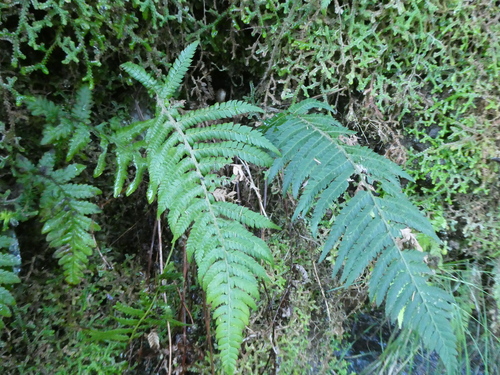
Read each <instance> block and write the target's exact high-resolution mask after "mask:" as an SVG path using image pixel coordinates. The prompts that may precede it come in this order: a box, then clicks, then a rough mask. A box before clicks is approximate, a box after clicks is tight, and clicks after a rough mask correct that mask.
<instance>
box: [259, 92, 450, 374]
mask: <svg viewBox="0 0 500 375" xmlns="http://www.w3.org/2000/svg"><path fill="white" fill-rule="evenodd" d="M325 108H326V109H329V107H328V106H325V105H322V104H320V103H318V102H315V101H314V100H307V101H305V102H303V103H299V104H297V105H295V106H293V107H292V108H291V110H290V111H289V112H287V113H283V114H280V115H277V116H275V117H274V118H273V119H271V120H270V121H269V123H268V126H267V132H266V136H267V137H268V138H269V139H270V140H271V141H273V142H274V143H275V145H277V146H278V148H279V149H280V151H281V155H282V156H281V158H278V159H276V161H275V163H274V164H273V166H272V168H271V169H270V173H269V177H270V178H272V177H274V176H275V175H276V174H277V173H278V172H279V171H281V170H283V171H284V178H283V190H284V191H287V190H288V189H290V190H291V192H292V194H293V196H294V197H295V198H298V204H297V208H296V209H295V212H294V215H293V219H296V218H298V217H299V216H300V217H306V215H307V214H308V213H309V212H310V211H312V214H311V221H310V225H311V229H312V232H313V234H315V233H316V230H317V227H318V224H319V222H320V220H321V219H322V218H323V216H324V215H325V213H326V211H327V210H328V209H329V207H330V206H331V205H332V204H334V203H335V202H336V201H337V200H338V199H339V197H340V196H341V195H342V194H343V193H344V192H345V191H346V190H347V188H348V187H349V185H350V183H351V182H353V181H357V183H358V188H357V190H356V192H355V194H354V196H353V197H352V198H351V199H350V200H348V201H347V202H346V203H344V204H343V205H342V210H341V211H340V214H339V215H338V216H337V217H336V218H335V221H334V224H333V226H332V228H331V230H330V233H329V235H328V237H327V239H326V242H325V244H324V246H323V252H322V254H321V257H320V261H322V260H324V259H325V258H326V256H327V255H328V254H329V253H330V251H331V250H332V249H333V248H334V247H335V246H337V245H338V254H337V258H336V260H335V266H334V268H333V275H334V276H335V275H336V274H337V273H338V272H339V271H340V270H341V269H342V273H341V276H340V280H341V282H344V283H345V284H346V285H347V286H348V285H351V284H352V283H353V282H354V281H355V280H356V279H357V278H358V277H360V276H361V275H362V274H363V273H364V272H365V270H366V269H368V268H369V267H370V265H371V264H372V262H374V261H376V263H375V267H374V270H373V274H372V277H371V278H370V279H369V281H368V283H369V291H370V293H369V294H370V297H371V299H372V300H374V301H375V302H376V303H377V304H378V305H380V304H381V303H382V302H383V301H384V300H385V303H386V305H385V308H386V313H387V315H388V316H389V317H390V318H391V319H392V320H393V321H394V320H396V319H397V318H398V317H400V316H401V314H403V325H404V326H406V327H408V328H410V329H412V330H415V331H416V332H418V333H419V334H420V336H421V337H422V340H423V342H424V344H425V345H426V346H427V347H428V348H429V349H430V350H436V351H437V352H438V354H439V355H440V356H441V359H442V360H443V362H444V363H445V365H446V367H447V369H448V370H449V371H450V372H452V371H453V370H454V369H455V368H456V365H457V360H456V354H457V351H456V337H455V335H454V333H453V329H452V325H451V322H450V317H451V313H452V298H451V296H449V295H448V294H446V293H445V292H444V291H443V290H441V289H439V288H437V287H435V286H432V285H430V284H429V277H430V276H431V275H432V273H431V271H430V269H429V268H428V267H427V265H426V263H425V261H424V259H425V254H423V253H420V252H417V251H413V250H411V251H410V250H408V251H406V250H405V251H403V250H401V249H400V241H399V239H400V238H401V237H402V232H401V230H403V229H405V228H413V229H416V230H418V231H420V232H422V233H424V234H426V235H428V236H429V237H432V238H434V239H435V240H436V241H438V242H439V238H438V237H437V236H436V235H435V233H434V231H433V229H432V226H431V224H430V222H429V221H428V220H427V219H426V218H425V217H424V216H423V215H422V214H421V213H420V211H419V210H418V209H417V208H416V207H414V206H413V205H412V204H411V202H410V201H409V200H408V199H407V198H406V196H405V195H404V194H403V193H402V192H401V187H400V183H399V178H400V177H404V178H407V179H410V177H409V176H408V175H407V174H406V173H405V172H404V171H402V170H401V169H400V168H399V167H398V166H397V165H396V164H394V163H392V162H390V161H389V160H387V159H385V158H383V157H382V156H380V155H377V154H375V153H374V152H373V151H371V150H370V149H368V148H365V147H360V146H357V145H355V144H354V143H353V142H352V141H351V140H349V138H347V136H349V135H350V134H352V132H351V131H349V130H347V129H345V128H344V127H342V126H341V125H340V124H339V123H338V122H337V121H336V120H334V119H333V118H332V117H331V116H330V115H324V114H319V113H314V114H308V113H307V111H308V110H310V109H325ZM330 111H331V110H330ZM290 112H291V113H290Z"/></svg>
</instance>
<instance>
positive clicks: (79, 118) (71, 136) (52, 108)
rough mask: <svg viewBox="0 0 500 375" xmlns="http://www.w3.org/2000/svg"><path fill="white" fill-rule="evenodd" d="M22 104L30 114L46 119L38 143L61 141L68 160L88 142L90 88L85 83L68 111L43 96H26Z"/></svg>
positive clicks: (53, 143) (46, 143)
mask: <svg viewBox="0 0 500 375" xmlns="http://www.w3.org/2000/svg"><path fill="white" fill-rule="evenodd" d="M26 105H27V107H28V109H29V110H30V111H31V113H32V114H33V115H35V116H43V117H45V119H46V124H45V126H44V130H43V138H42V141H41V143H42V145H50V144H52V145H59V144H61V143H62V142H64V143H65V146H67V148H68V151H67V156H66V161H71V160H72V159H73V158H74V157H75V155H76V154H78V153H79V152H81V151H82V150H83V149H84V148H85V147H86V146H87V145H88V144H89V143H90V133H91V125H90V122H91V121H90V115H91V108H92V91H91V90H90V88H89V87H88V86H82V87H81V88H80V89H79V90H78V91H77V93H76V100H75V103H74V104H73V106H72V107H71V110H70V112H69V113H68V111H66V110H65V109H64V108H63V107H62V106H58V105H56V104H54V103H53V102H51V101H50V100H47V99H45V98H28V99H27V101H26Z"/></svg>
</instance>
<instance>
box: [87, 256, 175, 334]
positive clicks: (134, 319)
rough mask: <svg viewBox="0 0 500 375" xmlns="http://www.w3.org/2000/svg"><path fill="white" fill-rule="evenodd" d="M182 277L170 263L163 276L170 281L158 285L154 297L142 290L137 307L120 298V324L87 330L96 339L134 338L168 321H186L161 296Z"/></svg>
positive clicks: (158, 327) (171, 322)
mask: <svg viewBox="0 0 500 375" xmlns="http://www.w3.org/2000/svg"><path fill="white" fill-rule="evenodd" d="M180 277H181V274H180V273H178V272H175V267H174V265H173V263H172V262H171V263H169V264H168V265H167V266H166V267H165V269H164V271H163V274H162V275H161V279H162V280H168V281H169V283H166V285H162V286H161V287H159V288H157V290H156V293H155V295H154V296H153V297H151V295H150V293H147V292H142V293H141V294H140V297H139V300H138V303H137V305H136V307H131V306H128V305H125V304H123V303H121V302H117V303H116V304H115V305H114V306H113V308H114V309H115V310H116V312H117V313H118V314H119V316H115V317H114V320H115V321H116V322H117V323H118V324H119V325H120V327H119V328H115V329H112V330H106V331H104V330H90V331H88V332H87V333H88V334H89V336H90V338H91V339H92V340H96V341H108V342H109V341H118V342H130V341H131V340H133V339H137V338H139V337H141V336H143V335H145V334H146V333H147V332H148V331H152V332H155V331H156V329H162V328H166V327H167V324H170V325H171V326H181V325H183V324H182V323H180V322H178V321H176V320H175V319H174V317H173V316H174V312H173V311H172V309H171V308H170V307H169V306H167V305H166V304H165V303H162V302H161V300H159V299H158V296H159V294H160V293H163V292H167V291H170V292H173V291H175V290H176V288H177V287H176V285H175V284H173V283H172V281H173V280H178V279H179V278H180Z"/></svg>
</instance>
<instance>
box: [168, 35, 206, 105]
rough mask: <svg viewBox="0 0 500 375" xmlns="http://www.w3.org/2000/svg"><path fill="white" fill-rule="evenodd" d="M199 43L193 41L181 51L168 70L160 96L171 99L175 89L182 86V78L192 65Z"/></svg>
mask: <svg viewBox="0 0 500 375" xmlns="http://www.w3.org/2000/svg"><path fill="white" fill-rule="evenodd" d="M198 44H199V42H193V43H191V44H190V45H188V46H187V47H186V48H185V49H184V51H182V52H181V54H180V55H179V57H178V58H177V59H176V60H175V62H174V64H173V65H172V67H171V68H170V70H169V71H168V74H167V78H166V79H165V84H164V85H163V87H162V89H161V90H159V91H158V92H159V93H160V98H162V99H163V100H166V99H170V98H171V97H172V96H173V95H174V93H175V91H176V90H177V89H178V88H179V87H180V85H181V82H182V79H183V78H184V76H185V75H186V73H187V71H188V69H189V66H190V65H191V61H192V60H193V56H194V53H195V52H196V48H197V47H198Z"/></svg>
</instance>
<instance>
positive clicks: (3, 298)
mask: <svg viewBox="0 0 500 375" xmlns="http://www.w3.org/2000/svg"><path fill="white" fill-rule="evenodd" d="M16 241H17V240H15V238H12V237H11V236H6V235H3V234H2V235H0V329H3V328H4V323H3V320H2V318H4V317H5V318H6V317H10V316H11V311H10V307H11V306H13V305H14V304H15V303H16V301H15V300H14V297H13V296H12V294H11V293H10V292H9V288H10V286H11V285H12V284H16V283H19V282H20V281H21V280H20V279H19V277H18V276H17V275H16V273H15V272H14V267H16V266H18V265H19V264H20V260H19V258H18V257H16V256H15V255H13V254H10V253H9V252H10V249H11V248H12V246H15V245H16V244H15V242H16Z"/></svg>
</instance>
